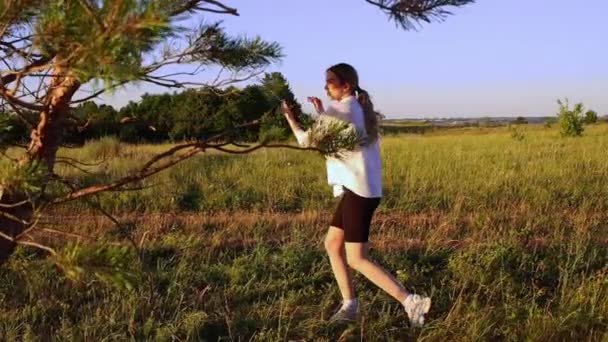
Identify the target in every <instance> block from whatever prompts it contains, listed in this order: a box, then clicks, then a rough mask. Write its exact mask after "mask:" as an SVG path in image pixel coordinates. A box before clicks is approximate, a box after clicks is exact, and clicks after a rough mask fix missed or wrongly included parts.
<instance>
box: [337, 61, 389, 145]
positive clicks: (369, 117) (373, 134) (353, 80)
mask: <svg viewBox="0 0 608 342" xmlns="http://www.w3.org/2000/svg"><path fill="white" fill-rule="evenodd" d="M327 71H328V72H331V73H333V74H334V75H336V77H337V78H338V80H339V81H340V82H342V83H347V84H349V85H350V87H351V89H352V95H355V96H356V97H357V100H358V101H359V104H360V105H361V108H363V116H364V119H365V131H366V132H367V137H368V139H369V141H370V142H373V141H376V140H377V139H378V136H379V125H380V123H379V115H378V113H376V111H375V110H374V104H373V103H372V100H371V99H370V96H369V94H368V93H367V91H365V90H363V89H361V87H359V75H358V74H357V70H355V68H353V66H352V65H350V64H346V63H339V64H336V65H333V66H331V67H330V68H329V69H327Z"/></svg>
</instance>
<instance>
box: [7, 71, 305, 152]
mask: <svg viewBox="0 0 608 342" xmlns="http://www.w3.org/2000/svg"><path fill="white" fill-rule="evenodd" d="M282 99H285V100H287V101H288V102H291V103H292V104H293V105H294V106H297V107H298V109H300V110H301V107H300V104H299V103H298V102H297V101H296V99H295V96H294V94H293V92H292V90H291V89H290V86H289V83H288V82H287V80H286V79H285V77H284V76H283V75H282V74H281V73H278V72H273V73H268V74H266V75H265V76H264V78H263V79H262V81H261V83H259V84H252V85H248V86H246V87H244V88H236V87H229V88H226V89H221V90H218V89H198V90H195V89H190V90H185V91H183V92H180V93H173V94H170V93H165V94H159V95H151V94H145V95H143V96H142V99H141V101H139V102H129V103H128V104H127V105H126V106H124V107H122V108H121V109H120V110H117V109H115V108H114V107H112V106H110V105H107V104H97V103H95V102H93V101H88V102H84V103H81V104H80V105H78V106H77V107H75V108H72V119H74V120H78V121H80V122H87V124H85V125H83V126H80V127H74V128H73V129H71V130H69V131H67V132H65V136H64V142H65V143H68V144H82V143H83V142H85V141H87V140H91V139H98V138H101V137H105V136H116V137H118V138H119V139H120V140H121V141H124V142H129V143H147V142H154V143H157V142H166V141H184V140H194V139H204V138H207V137H210V136H213V135H215V134H218V133H220V132H225V131H227V130H231V129H232V130H234V127H236V126H238V125H241V124H244V123H247V122H251V121H254V120H261V123H260V124H259V125H256V126H252V127H247V128H243V129H236V130H234V132H233V133H232V138H233V139H234V140H238V141H260V140H265V139H269V140H275V141H279V140H284V139H287V138H288V137H289V136H290V131H289V126H288V125H287V124H286V122H285V120H284V118H283V116H282V114H281V113H280V112H279V111H278V110H277V109H278V107H279V105H280V103H281V100H282ZM33 115H34V113H32V116H33ZM302 117H303V120H304V121H311V118H310V117H308V116H307V115H303V116H302ZM4 118H5V120H8V121H10V122H9V125H8V126H10V127H11V129H10V131H8V132H4V133H5V134H3V138H4V139H5V141H6V140H9V141H11V142H15V143H19V142H21V143H24V142H25V141H27V140H28V138H29V129H28V127H27V126H25V125H24V124H23V121H22V120H19V119H18V118H17V117H15V116H11V115H8V116H4Z"/></svg>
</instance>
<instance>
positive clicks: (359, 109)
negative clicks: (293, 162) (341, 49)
mask: <svg viewBox="0 0 608 342" xmlns="http://www.w3.org/2000/svg"><path fill="white" fill-rule="evenodd" d="M325 90H326V91H327V95H328V96H329V97H330V98H331V99H332V100H333V101H332V104H331V105H330V106H328V108H325V107H324V106H323V103H322V102H321V100H319V99H318V98H316V97H310V98H308V101H310V102H311V103H312V104H313V105H314V107H315V109H316V111H317V112H318V113H319V118H318V119H317V120H321V122H320V123H321V124H323V123H324V122H331V121H334V120H342V121H345V122H347V123H348V124H349V125H351V127H354V128H355V129H356V130H357V131H358V132H359V133H361V134H363V135H364V136H365V137H366V141H367V143H366V144H363V146H362V147H360V148H358V149H356V150H355V151H352V152H347V153H346V154H345V155H344V156H343V157H342V158H340V159H336V158H332V157H328V158H327V177H328V182H329V184H330V185H331V186H333V190H334V196H335V197H338V196H341V198H340V202H339V204H338V206H337V209H336V211H335V213H334V216H333V219H332V221H331V225H330V227H329V231H328V232H327V237H326V238H325V249H326V250H327V254H328V256H329V261H330V264H331V267H332V270H333V273H334V276H335V278H336V281H337V283H338V287H339V288H340V292H341V294H342V298H343V301H342V306H341V307H340V308H339V310H338V311H337V312H336V313H335V314H334V315H333V316H332V318H331V320H332V321H337V320H339V321H343V320H346V321H354V320H356V319H357V318H358V316H359V303H358V300H357V298H356V296H355V293H354V291H353V285H352V277H351V274H350V270H349V266H350V267H351V268H353V269H355V270H356V271H358V272H360V273H361V274H363V275H364V276H365V277H366V278H367V279H369V280H370V281H371V282H373V283H374V284H375V285H377V286H378V287H380V288H381V289H382V290H384V291H385V292H386V293H388V294H389V295H391V296H392V297H394V298H395V299H396V300H398V301H399V303H401V304H402V305H403V307H404V309H405V311H406V313H407V315H408V317H409V319H410V322H411V324H412V325H414V326H421V325H422V324H423V323H424V315H425V314H426V313H427V312H428V311H429V309H430V306H431V300H430V298H428V297H422V296H419V295H417V294H413V293H408V292H407V291H406V289H405V288H404V287H403V286H402V285H401V284H400V283H399V282H398V281H397V280H396V279H395V278H394V277H393V276H392V275H391V274H390V273H389V272H387V271H386V270H384V269H383V268H382V267H381V266H379V265H378V264H376V263H375V262H374V261H372V260H371V259H370V257H369V254H368V250H369V244H368V236H369V228H370V223H371V220H372V216H373V214H374V211H375V210H376V208H377V207H378V204H379V203H380V199H381V198H382V165H381V161H380V146H379V137H378V124H379V123H378V117H377V113H376V112H375V111H374V107H373V104H372V102H371V101H370V97H369V94H368V93H367V92H366V91H365V90H363V89H361V88H360V87H359V77H358V75H357V71H356V70H355V69H354V68H353V67H352V66H350V65H348V64H345V63H340V64H337V65H334V66H332V67H330V68H329V69H328V70H327V72H326V81H325ZM283 111H284V114H285V117H286V119H287V121H288V123H289V125H290V127H291V129H292V130H293V132H294V134H295V136H296V138H297V140H298V143H299V144H300V145H302V146H308V145H309V144H310V142H309V141H308V140H309V134H308V132H306V131H304V130H303V129H302V128H301V127H300V125H299V124H298V122H297V120H296V117H295V114H294V113H293V112H292V111H291V110H290V109H289V107H288V106H287V105H286V104H285V103H284V104H283Z"/></svg>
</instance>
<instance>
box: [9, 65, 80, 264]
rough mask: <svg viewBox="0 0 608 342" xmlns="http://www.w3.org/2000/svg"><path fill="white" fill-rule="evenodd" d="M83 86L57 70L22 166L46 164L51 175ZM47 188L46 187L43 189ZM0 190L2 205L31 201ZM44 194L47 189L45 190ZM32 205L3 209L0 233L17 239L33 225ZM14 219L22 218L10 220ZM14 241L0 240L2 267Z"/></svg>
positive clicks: (11, 251)
mask: <svg viewBox="0 0 608 342" xmlns="http://www.w3.org/2000/svg"><path fill="white" fill-rule="evenodd" d="M79 87H80V82H79V81H78V80H77V79H76V78H75V77H74V76H72V75H71V74H70V73H69V72H68V71H67V70H66V69H63V68H61V67H56V68H55V72H54V73H53V80H52V82H51V84H50V88H49V92H48V94H47V100H46V110H44V111H42V112H41V113H40V121H39V123H38V126H37V127H36V128H35V129H34V130H33V131H32V134H31V141H30V144H29V147H28V150H27V153H26V154H25V155H24V157H23V159H22V160H21V163H22V164H27V163H31V162H33V161H35V160H40V161H42V162H43V163H44V165H45V166H46V168H47V170H48V172H49V173H52V172H53V169H54V166H55V158H56V155H57V150H58V149H59V146H60V145H61V140H62V137H63V133H64V131H65V128H66V123H67V121H66V119H67V117H68V111H69V109H70V108H69V103H70V101H71V99H72V96H73V95H74V93H75V92H76V91H77V90H78V88H79ZM42 188H43V189H44V184H43V187H42ZM1 190H2V189H0V204H5V205H7V204H14V203H19V202H22V201H26V200H28V195H26V194H25V192H23V191H19V190H13V191H11V192H6V191H5V192H4V193H3V192H2V191H1ZM43 191H44V190H43ZM33 208H34V206H33V205H32V203H26V204H23V205H20V206H17V207H12V208H6V207H2V208H0V211H1V212H2V213H5V214H8V215H4V216H3V215H0V232H2V233H3V234H4V235H7V236H9V237H11V238H14V237H16V236H18V235H19V234H20V233H21V232H23V231H24V230H25V229H27V227H28V225H27V224H24V223H23V222H30V221H31V219H32V216H33ZM9 215H10V216H13V217H14V218H17V219H19V221H21V222H19V221H17V220H15V219H14V218H9V217H8V216H9ZM15 246H16V244H15V242H13V241H10V240H8V239H6V238H3V237H0V264H1V263H2V262H4V261H5V260H6V259H7V258H8V257H10V255H11V254H12V253H13V252H14V249H15Z"/></svg>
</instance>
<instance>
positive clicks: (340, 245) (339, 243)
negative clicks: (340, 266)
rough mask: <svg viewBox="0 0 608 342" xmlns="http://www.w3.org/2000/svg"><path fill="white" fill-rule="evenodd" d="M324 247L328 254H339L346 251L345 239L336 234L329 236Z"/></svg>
mask: <svg viewBox="0 0 608 342" xmlns="http://www.w3.org/2000/svg"><path fill="white" fill-rule="evenodd" d="M324 245H325V250H326V251H327V253H328V254H339V253H341V252H342V250H343V249H344V237H343V236H338V235H336V234H327V236H326V237H325V241H324Z"/></svg>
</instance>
